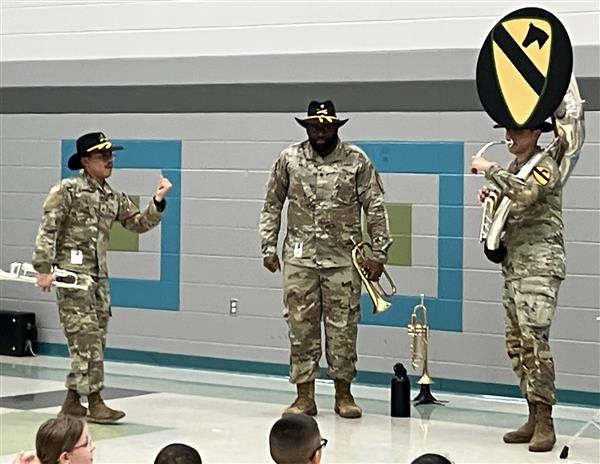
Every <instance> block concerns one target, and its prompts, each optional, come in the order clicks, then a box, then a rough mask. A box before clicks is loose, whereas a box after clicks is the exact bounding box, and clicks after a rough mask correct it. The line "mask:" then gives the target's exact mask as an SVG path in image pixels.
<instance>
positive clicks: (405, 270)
mask: <svg viewBox="0 0 600 464" xmlns="http://www.w3.org/2000/svg"><path fill="white" fill-rule="evenodd" d="M387 271H388V272H389V274H390V276H391V277H392V280H393V281H394V282H395V283H396V288H397V290H398V295H420V294H421V293H424V294H425V295H426V296H432V297H433V296H436V295H437V284H438V282H437V268H435V267H429V268H426V267H417V266H412V267H401V266H389V267H388V268H387Z"/></svg>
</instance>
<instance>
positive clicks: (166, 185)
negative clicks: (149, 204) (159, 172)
mask: <svg viewBox="0 0 600 464" xmlns="http://www.w3.org/2000/svg"><path fill="white" fill-rule="evenodd" d="M171 187H173V184H172V183H171V181H170V180H169V179H167V178H166V177H163V176H160V182H159V183H158V187H157V188H156V192H155V193H154V198H155V199H156V201H157V203H160V202H161V201H162V200H163V198H164V197H165V196H166V195H167V193H168V192H169V190H171Z"/></svg>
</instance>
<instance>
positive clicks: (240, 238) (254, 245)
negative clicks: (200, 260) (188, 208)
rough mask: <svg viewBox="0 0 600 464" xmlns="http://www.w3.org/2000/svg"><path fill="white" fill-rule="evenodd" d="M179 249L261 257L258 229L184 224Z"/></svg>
mask: <svg viewBox="0 0 600 464" xmlns="http://www.w3.org/2000/svg"><path fill="white" fill-rule="evenodd" d="M181 250H182V251H183V252H186V253H189V254H198V255H208V256H231V257H233V256H238V257H249V258H260V257H261V253H260V237H259V234H258V229H231V228H226V227H198V226H186V227H184V228H183V230H182V232H181Z"/></svg>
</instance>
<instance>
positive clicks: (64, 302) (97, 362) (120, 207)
mask: <svg viewBox="0 0 600 464" xmlns="http://www.w3.org/2000/svg"><path fill="white" fill-rule="evenodd" d="M120 149H122V147H117V146H113V145H112V142H111V141H110V140H108V139H107V138H106V136H105V135H104V134H102V133H100V132H97V133H90V134H86V135H83V136H81V137H80V138H79V139H78V140H77V153H75V154H74V155H72V156H71V158H70V159H69V162H68V166H69V168H70V169H72V170H80V169H83V173H82V174H81V175H80V176H78V177H72V178H68V179H63V180H62V181H61V182H59V183H58V184H56V185H55V186H54V187H52V189H51V190H50V193H49V194H48V197H47V198H46V201H45V202H44V206H43V210H44V214H43V217H42V221H41V224H40V228H39V231H38V234H37V238H36V243H35V252H34V254H33V261H32V263H33V266H34V268H35V269H36V271H37V272H38V279H37V284H38V286H39V287H40V288H41V289H42V290H46V291H49V290H50V288H51V285H52V281H53V280H54V276H53V274H52V267H53V266H56V267H59V268H61V269H65V270H69V271H73V272H75V273H77V274H78V276H79V277H80V281H81V283H84V284H87V285H88V290H79V289H71V288H57V289H56V297H57V303H58V313H59V318H60V322H61V324H62V326H63V329H64V333H65V335H66V337H67V344H68V347H69V354H70V357H71V372H70V373H69V374H68V376H67V382H66V387H67V389H68V393H67V398H66V400H65V402H64V404H63V405H62V408H61V411H60V414H61V415H67V414H68V415H73V416H86V415H87V418H88V420H90V421H94V422H100V423H111V422H114V421H117V420H119V419H121V418H123V417H124V416H125V413H124V412H123V411H116V410H113V409H111V408H109V407H108V406H106V405H105V404H104V402H103V401H102V398H101V396H100V391H101V390H102V388H103V385H104V350H105V348H106V331H107V326H108V319H109V317H110V314H111V308H110V294H109V282H108V269H107V259H106V254H107V250H108V242H109V232H110V229H111V226H112V224H113V222H114V221H119V222H120V223H121V224H122V225H123V226H124V227H125V228H126V229H128V230H131V231H133V232H137V233H142V232H146V231H148V230H150V229H152V228H153V227H155V226H156V225H157V224H158V223H159V222H160V220H161V218H162V211H163V210H164V209H165V206H166V200H165V199H164V196H165V195H166V194H167V192H168V191H169V189H170V188H171V183H170V182H169V181H168V180H167V179H166V178H164V177H161V181H160V184H159V186H158V188H157V190H156V193H155V194H154V198H153V201H152V202H151V203H150V205H149V206H148V207H147V208H146V209H145V210H144V211H143V212H140V211H139V209H138V208H137V207H136V206H135V204H134V203H133V202H132V201H131V199H130V198H129V197H128V196H127V195H125V194H123V193H119V192H116V191H115V190H113V189H112V188H111V187H110V185H108V183H107V182H106V179H107V178H108V177H109V176H110V175H111V173H112V168H113V151H116V150H120ZM81 395H87V397H88V403H89V405H88V406H89V409H88V410H86V408H85V407H83V406H82V405H81V403H80V396H81Z"/></svg>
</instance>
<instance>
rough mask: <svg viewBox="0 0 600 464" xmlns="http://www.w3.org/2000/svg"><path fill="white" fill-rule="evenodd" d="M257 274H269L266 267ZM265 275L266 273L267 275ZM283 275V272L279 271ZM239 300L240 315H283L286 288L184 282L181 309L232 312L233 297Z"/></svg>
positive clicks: (273, 316)
mask: <svg viewBox="0 0 600 464" xmlns="http://www.w3.org/2000/svg"><path fill="white" fill-rule="evenodd" d="M255 272H256V273H264V274H267V273H268V271H267V270H266V269H264V270H263V269H261V270H258V269H257V270H256V271H255ZM264 274H263V275H264ZM277 275H278V276H279V278H281V274H277ZM231 298H236V299H238V314H239V315H242V316H261V317H271V318H281V317H282V314H283V291H282V289H281V287H279V288H255V287H241V286H238V285H232V284H231V283H230V282H227V281H226V282H222V283H220V284H219V285H208V284H198V283H183V284H182V285H181V311H182V312H188V311H189V312H203V313H215V314H221V315H229V300H230V299H231Z"/></svg>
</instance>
